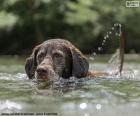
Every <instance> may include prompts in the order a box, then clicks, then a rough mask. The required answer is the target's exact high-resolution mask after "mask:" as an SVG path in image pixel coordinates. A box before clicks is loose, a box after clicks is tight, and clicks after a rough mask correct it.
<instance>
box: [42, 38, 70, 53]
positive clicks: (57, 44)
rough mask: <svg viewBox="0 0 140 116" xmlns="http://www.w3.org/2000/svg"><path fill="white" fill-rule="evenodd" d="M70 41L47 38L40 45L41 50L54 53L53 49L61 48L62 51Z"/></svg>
mask: <svg viewBox="0 0 140 116" xmlns="http://www.w3.org/2000/svg"><path fill="white" fill-rule="evenodd" d="M68 44H70V43H69V42H68V43H67V41H65V40H64V41H63V40H58V39H53V40H47V41H45V42H44V43H42V44H41V46H40V51H42V52H47V53H50V54H51V53H52V52H53V51H56V50H60V51H65V50H66V48H67V46H68Z"/></svg>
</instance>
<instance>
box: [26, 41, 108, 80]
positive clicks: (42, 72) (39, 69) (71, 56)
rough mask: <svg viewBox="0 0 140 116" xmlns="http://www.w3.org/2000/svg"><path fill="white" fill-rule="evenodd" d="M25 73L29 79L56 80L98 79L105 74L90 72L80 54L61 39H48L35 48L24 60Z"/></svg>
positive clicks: (71, 45) (69, 43) (86, 62)
mask: <svg viewBox="0 0 140 116" xmlns="http://www.w3.org/2000/svg"><path fill="white" fill-rule="evenodd" d="M25 71H26V73H27V75H28V77H29V79H33V78H36V79H37V80H44V81H47V80H52V81H54V80H57V79H59V78H60V77H62V78H64V79H68V78H70V77H72V76H74V77H76V78H85V77H100V76H107V75H109V74H108V73H106V72H90V71H89V62H88V60H87V58H86V57H85V56H84V55H83V54H82V52H81V51H80V50H79V49H78V48H76V47H75V46H74V45H73V44H72V43H71V42H69V41H67V40H63V39H50V40H47V41H45V42H43V43H42V44H40V45H38V46H36V47H35V48H34V49H33V52H32V54H31V56H30V57H29V58H27V59H26V63H25Z"/></svg>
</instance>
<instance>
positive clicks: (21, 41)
mask: <svg viewBox="0 0 140 116" xmlns="http://www.w3.org/2000/svg"><path fill="white" fill-rule="evenodd" d="M116 23H120V24H122V29H123V36H124V38H125V44H126V45H125V46H126V47H125V53H140V7H138V8H127V7H126V3H125V0H106V1H105V0H0V54H1V55H15V54H18V55H26V54H29V53H30V52H31V50H32V48H33V47H34V46H35V45H37V44H39V43H41V42H43V41H45V40H47V39H51V38H64V39H67V40H69V41H71V42H72V43H74V45H76V46H77V47H78V48H80V49H81V50H82V52H84V53H85V54H91V53H93V52H97V53H98V52H99V53H101V54H106V53H112V52H113V51H114V50H115V49H116V48H117V46H118V39H117V37H116V36H114V35H111V36H110V38H111V39H108V40H107V42H106V44H105V45H104V47H103V50H101V51H98V47H99V46H100V45H101V44H102V41H103V38H104V36H105V34H106V33H107V32H108V31H109V30H110V29H111V28H112V26H113V25H114V24H116Z"/></svg>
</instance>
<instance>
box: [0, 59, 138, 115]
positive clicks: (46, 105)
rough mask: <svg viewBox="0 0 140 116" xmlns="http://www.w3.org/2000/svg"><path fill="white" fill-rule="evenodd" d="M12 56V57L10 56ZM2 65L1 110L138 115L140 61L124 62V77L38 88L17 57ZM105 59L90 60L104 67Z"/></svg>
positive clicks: (66, 113) (64, 113)
mask: <svg viewBox="0 0 140 116" xmlns="http://www.w3.org/2000/svg"><path fill="white" fill-rule="evenodd" d="M11 60H12V59H11ZM8 62H9V60H7V59H6V63H3V61H2V63H1V65H0V112H1V113H6V112H7V113H16V112H20V113H32V114H30V115H33V114H34V115H36V113H55V114H54V115H56V113H57V115H58V116H72V115H73V116H93V115H96V116H103V115H104V116H132V115H133V116H139V114H140V70H139V69H140V64H139V63H133V62H131V63H125V65H124V70H123V74H122V76H121V77H106V78H94V79H90V80H88V79H87V80H86V81H85V82H83V83H82V82H81V83H82V84H79V85H75V86H73V85H72V86H59V87H50V88H46V89H44V90H38V89H36V87H35V86H34V85H35V84H34V82H33V81H31V80H29V79H28V78H27V76H26V74H25V73H24V65H23V63H19V62H17V61H16V60H15V61H14V59H13V62H12V63H11V62H10V63H8ZM104 69H106V64H105V63H94V64H90V70H104Z"/></svg>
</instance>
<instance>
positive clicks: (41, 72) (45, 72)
mask: <svg viewBox="0 0 140 116" xmlns="http://www.w3.org/2000/svg"><path fill="white" fill-rule="evenodd" d="M36 71H37V73H38V74H41V75H43V74H48V70H47V69H46V68H44V67H38V68H37V70H36Z"/></svg>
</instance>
